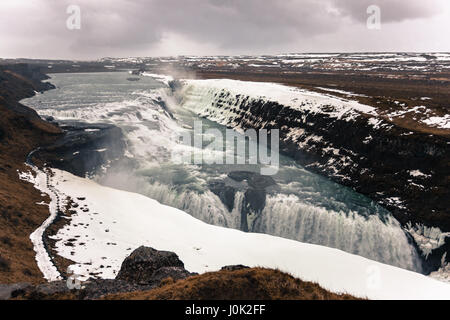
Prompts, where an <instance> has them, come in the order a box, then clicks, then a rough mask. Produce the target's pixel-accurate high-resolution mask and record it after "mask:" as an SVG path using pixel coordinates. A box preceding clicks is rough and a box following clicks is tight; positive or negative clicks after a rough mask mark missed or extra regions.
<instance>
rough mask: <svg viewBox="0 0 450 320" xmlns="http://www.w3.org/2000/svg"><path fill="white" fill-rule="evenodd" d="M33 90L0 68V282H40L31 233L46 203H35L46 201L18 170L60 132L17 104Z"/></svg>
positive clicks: (44, 209) (46, 212)
mask: <svg viewBox="0 0 450 320" xmlns="http://www.w3.org/2000/svg"><path fill="white" fill-rule="evenodd" d="M12 90H13V92H11V91H12ZM33 92H34V86H33V84H32V83H31V82H30V81H29V80H26V79H24V78H23V77H22V76H19V75H17V74H15V73H14V72H6V71H1V70H0V181H1V183H0V283H15V282H24V281H26V282H31V283H37V282H42V281H43V278H42V274H41V272H40V271H39V269H38V267H37V265H36V262H35V258H34V257H35V253H34V250H33V246H32V243H31V241H30V239H29V236H30V234H31V233H32V232H33V231H34V230H35V229H36V228H37V227H38V226H39V225H41V224H42V222H43V221H44V220H45V219H46V218H47V217H48V207H46V206H39V205H36V203H38V202H41V201H46V202H48V201H49V199H47V197H42V196H41V194H40V192H38V191H37V190H36V189H35V188H34V187H33V185H31V184H29V183H26V182H23V181H21V180H20V179H19V176H18V172H17V171H18V170H19V171H23V170H24V169H25V165H24V162H25V159H26V156H27V154H28V153H29V152H30V151H31V150H33V149H35V148H36V147H38V146H39V145H42V144H45V143H49V142H50V141H52V140H54V139H55V138H56V136H57V134H58V133H59V132H60V131H59V129H58V128H56V127H54V126H53V125H50V124H48V123H46V122H44V121H42V120H40V119H39V118H38V117H37V115H36V114H35V113H34V112H33V111H32V110H31V109H28V108H26V107H24V106H21V105H20V104H18V103H17V100H18V99H21V98H24V97H26V96H29V95H30V94H32V93H33Z"/></svg>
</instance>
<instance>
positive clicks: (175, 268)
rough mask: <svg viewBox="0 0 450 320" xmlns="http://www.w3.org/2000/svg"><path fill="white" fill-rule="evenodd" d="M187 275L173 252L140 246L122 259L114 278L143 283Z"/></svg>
mask: <svg viewBox="0 0 450 320" xmlns="http://www.w3.org/2000/svg"><path fill="white" fill-rule="evenodd" d="M188 275H190V273H189V272H187V271H186V270H185V269H184V263H183V262H182V261H181V260H180V259H179V258H178V256H177V255H176V254H175V253H173V252H168V251H158V250H155V249H153V248H148V247H144V246H141V247H139V248H137V249H136V250H134V251H133V252H132V253H131V254H130V255H129V256H128V257H127V258H126V259H125V260H124V261H123V263H122V266H121V268H120V271H119V273H118V275H117V278H116V279H117V280H123V281H127V282H130V283H137V284H141V285H143V284H152V283H155V282H159V281H161V280H163V279H165V278H167V277H174V278H177V279H181V278H183V277H184V278H185V277H186V276H188Z"/></svg>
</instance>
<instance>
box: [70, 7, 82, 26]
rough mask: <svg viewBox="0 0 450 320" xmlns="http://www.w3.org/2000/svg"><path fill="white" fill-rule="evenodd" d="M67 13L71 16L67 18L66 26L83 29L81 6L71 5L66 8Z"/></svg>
mask: <svg viewBox="0 0 450 320" xmlns="http://www.w3.org/2000/svg"><path fill="white" fill-rule="evenodd" d="M66 13H67V14H68V15H69V17H68V18H67V20H66V27H67V29H69V30H80V29H81V8H80V6H77V5H74V4H72V5H70V6H68V7H67V9H66Z"/></svg>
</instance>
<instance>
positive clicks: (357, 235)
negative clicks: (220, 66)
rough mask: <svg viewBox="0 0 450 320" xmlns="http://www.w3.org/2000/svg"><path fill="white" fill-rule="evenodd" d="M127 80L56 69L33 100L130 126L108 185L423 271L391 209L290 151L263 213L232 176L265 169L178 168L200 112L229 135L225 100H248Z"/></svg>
mask: <svg viewBox="0 0 450 320" xmlns="http://www.w3.org/2000/svg"><path fill="white" fill-rule="evenodd" d="M126 78H127V75H126V74H124V73H102V74H79V75H78V74H70V75H69V74H56V75H54V76H53V77H52V80H51V82H52V83H54V84H55V85H56V86H57V87H58V89H56V90H52V91H48V92H45V93H44V94H41V95H37V96H35V97H33V98H30V99H27V100H26V101H25V103H26V104H28V105H29V106H31V107H33V108H35V109H36V110H37V111H38V112H39V113H40V114H41V115H43V116H52V117H54V118H55V119H57V120H58V121H86V122H95V123H97V122H99V123H110V124H114V125H116V126H118V127H120V128H122V130H123V132H124V133H125V136H126V138H127V139H128V150H127V152H126V155H125V157H124V159H123V160H124V161H122V162H121V163H119V164H116V165H115V166H114V167H110V168H108V169H107V170H106V172H105V173H102V174H99V175H98V176H96V177H94V178H95V179H96V180H97V181H99V182H100V183H102V184H104V185H107V186H111V187H114V188H119V189H123V190H127V191H133V192H139V193H141V194H144V195H146V196H148V197H151V198H153V199H156V200H158V201H160V202H161V203H164V204H167V205H170V206H173V207H177V208H179V209H181V210H184V211H186V212H187V213H189V214H191V215H192V216H194V217H196V218H198V219H201V220H202V221H205V222H207V223H211V224H215V225H220V226H224V227H228V228H236V229H239V228H242V225H243V224H242V220H243V219H247V221H246V226H247V227H248V230H249V231H251V232H261V233H268V234H271V235H276V236H280V237H284V238H289V239H293V240H298V241H304V242H308V243H314V244H320V245H325V246H330V247H334V248H338V249H341V250H345V251H347V252H350V253H355V254H358V255H362V256H364V257H367V258H370V259H374V260H377V261H380V262H384V263H388V264H391V265H395V266H399V267H402V268H406V269H410V270H415V271H420V270H421V269H420V268H421V267H420V261H419V258H418V256H417V254H416V251H415V249H414V247H413V246H412V245H411V244H410V243H409V240H408V238H407V237H406V235H405V233H404V232H403V230H402V228H401V227H400V225H399V223H398V222H397V221H396V220H395V219H394V218H393V217H392V216H391V215H390V213H389V212H387V211H386V210H384V209H383V208H381V207H380V206H378V205H376V204H375V203H373V202H372V201H371V200H370V199H367V198H366V197H364V196H362V195H360V194H357V193H355V192H353V191H352V190H350V189H348V188H346V187H343V186H340V185H338V184H336V183H333V182H331V181H329V180H327V179H325V178H323V177H320V176H318V175H315V174H313V173H311V172H308V171H307V170H305V169H304V168H303V167H301V166H299V165H298V164H297V163H295V161H293V160H292V159H289V158H286V157H281V158H280V162H281V164H280V168H279V171H278V173H277V174H276V175H274V176H273V177H272V178H273V182H274V184H275V185H274V186H273V188H266V189H264V190H256V191H255V192H256V194H257V196H265V199H266V200H265V206H264V208H263V209H262V210H259V211H258V212H253V215H251V218H249V217H250V215H249V216H248V217H247V216H243V214H242V213H243V212H244V209H245V210H247V209H248V208H247V207H245V208H244V205H245V206H248V205H249V204H248V201H249V199H248V195H247V190H249V188H250V187H249V183H248V181H247V180H248V179H247V180H245V179H244V180H243V181H236V180H235V179H233V177H231V178H230V173H232V172H236V171H255V170H254V169H255V168H250V167H249V166H247V165H240V166H237V165H221V166H214V165H209V166H208V165H186V164H176V163H172V161H171V152H172V151H173V150H184V149H190V148H191V149H192V148H193V147H188V146H184V145H181V144H180V143H179V142H178V141H177V140H176V139H175V138H174V137H177V135H179V133H181V132H186V131H188V132H192V129H191V128H192V125H193V122H194V121H197V120H199V119H200V118H199V116H198V114H201V115H202V116H206V117H210V119H211V120H214V121H215V122H213V121H210V120H208V119H202V121H203V124H204V127H205V128H215V129H218V130H220V131H224V130H225V129H226V128H225V127H224V126H223V125H221V124H219V123H226V124H228V125H230V124H232V122H233V117H234V114H233V110H232V109H233V108H229V109H227V110H226V111H224V110H221V109H220V107H221V104H224V103H225V104H227V105H229V106H232V105H233V104H234V103H236V101H241V103H242V101H243V100H245V99H246V98H245V97H238V98H236V96H235V95H228V99H229V100H228V101H226V99H227V98H226V97H224V95H223V94H222V93H223V90H221V89H220V88H212V89H211V88H210V89H205V88H201V89H199V90H196V88H193V87H190V88H189V90H188V91H185V92H182V94H183V96H182V97H181V100H182V103H181V105H180V104H178V103H177V102H176V101H175V100H176V99H172V97H171V96H170V95H167V92H166V91H168V89H167V88H165V87H164V86H163V85H162V84H160V83H158V82H156V81H154V80H153V79H151V78H150V77H143V78H141V80H140V81H138V82H136V81H133V82H130V81H127V80H126ZM194 149H195V148H194ZM188 151H189V150H188ZM256 171H257V170H256ZM212 181H214V182H217V181H218V182H220V183H222V182H223V188H228V189H226V190H225V189H224V190H225V191H227V193H226V192H225V193H223V194H225V195H226V196H224V197H222V195H223V194H222V190H221V189H220V188H219V189H218V188H216V189H212V188H211V182H212ZM217 185H219V186H222V185H221V184H217V183H216V184H215V186H217ZM227 197H228V198H227ZM224 199H228V202H227V201H224ZM254 202H255V200H254ZM249 211H250V213H252V212H251V210H249Z"/></svg>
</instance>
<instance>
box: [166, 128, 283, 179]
mask: <svg viewBox="0 0 450 320" xmlns="http://www.w3.org/2000/svg"><path fill="white" fill-rule="evenodd" d="M175 138H176V140H177V142H178V143H179V144H180V145H181V146H185V147H186V148H174V149H173V151H172V162H174V163H176V164H196V165H201V164H208V165H211V164H226V165H245V164H250V165H260V166H261V168H260V173H261V174H262V175H274V174H276V173H277V172H278V169H279V160H280V156H279V140H280V134H279V130H278V129H261V130H255V129H247V130H245V131H244V132H237V131H235V130H232V129H226V130H225V136H224V134H223V132H222V131H221V130H219V129H216V128H210V129H207V130H203V123H202V121H195V122H194V130H193V134H192V133H191V132H189V131H184V132H182V133H181V134H180V136H178V137H175Z"/></svg>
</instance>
